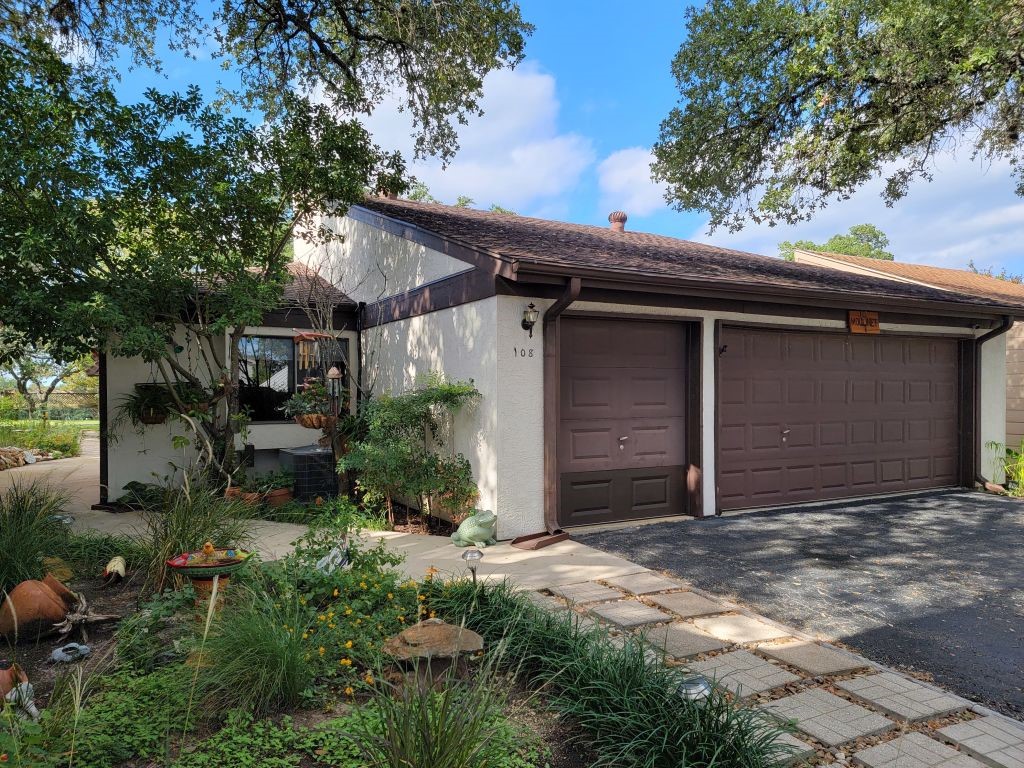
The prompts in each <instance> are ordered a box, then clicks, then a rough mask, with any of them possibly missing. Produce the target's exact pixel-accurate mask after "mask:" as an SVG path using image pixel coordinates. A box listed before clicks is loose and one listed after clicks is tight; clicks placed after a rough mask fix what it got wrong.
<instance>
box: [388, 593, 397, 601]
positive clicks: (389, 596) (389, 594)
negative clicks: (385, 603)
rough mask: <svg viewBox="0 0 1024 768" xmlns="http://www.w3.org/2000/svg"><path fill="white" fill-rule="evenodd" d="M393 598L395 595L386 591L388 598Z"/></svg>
mask: <svg viewBox="0 0 1024 768" xmlns="http://www.w3.org/2000/svg"><path fill="white" fill-rule="evenodd" d="M394 599H395V596H394V595H393V594H391V593H390V592H388V600H394Z"/></svg>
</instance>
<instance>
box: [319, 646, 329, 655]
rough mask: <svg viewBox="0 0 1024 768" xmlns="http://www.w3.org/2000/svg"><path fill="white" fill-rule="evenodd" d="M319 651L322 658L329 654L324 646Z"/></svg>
mask: <svg viewBox="0 0 1024 768" xmlns="http://www.w3.org/2000/svg"><path fill="white" fill-rule="evenodd" d="M317 651H319V652H320V655H321V656H323V655H324V654H325V653H327V649H326V648H324V647H323V646H322V645H321V646H320V647H319V648H317Z"/></svg>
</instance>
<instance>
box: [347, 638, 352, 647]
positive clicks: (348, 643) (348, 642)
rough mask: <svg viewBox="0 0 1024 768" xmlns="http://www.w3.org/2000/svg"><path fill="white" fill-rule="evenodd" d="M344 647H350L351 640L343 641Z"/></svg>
mask: <svg viewBox="0 0 1024 768" xmlns="http://www.w3.org/2000/svg"><path fill="white" fill-rule="evenodd" d="M345 647H346V648H351V647H352V641H351V640H348V641H346V642H345Z"/></svg>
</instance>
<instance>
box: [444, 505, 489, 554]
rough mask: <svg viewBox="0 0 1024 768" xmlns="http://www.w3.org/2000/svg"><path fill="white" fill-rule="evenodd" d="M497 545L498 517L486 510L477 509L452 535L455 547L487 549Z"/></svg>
mask: <svg viewBox="0 0 1024 768" xmlns="http://www.w3.org/2000/svg"><path fill="white" fill-rule="evenodd" d="M497 543H498V516H497V515H496V514H494V513H493V512H490V511H488V510H486V509H478V510H477V511H476V512H474V513H473V514H472V515H470V516H469V517H467V518H466V519H465V520H463V521H462V522H461V523H459V528H458V530H457V531H455V533H453V534H452V544H454V545H455V546H456V547H468V546H477V547H489V546H491V544H497Z"/></svg>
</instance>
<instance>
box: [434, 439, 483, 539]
mask: <svg viewBox="0 0 1024 768" xmlns="http://www.w3.org/2000/svg"><path fill="white" fill-rule="evenodd" d="M433 475H434V487H435V492H434V503H435V505H436V507H437V509H438V511H439V512H441V513H442V516H444V517H447V518H448V519H449V520H450V521H451V522H452V523H454V524H455V525H458V524H459V523H461V522H462V521H463V520H465V519H466V518H467V517H469V516H470V515H471V514H473V507H474V506H475V505H476V502H477V500H478V499H479V498H480V489H479V488H477V484H476V482H475V481H474V480H473V468H472V467H471V466H470V463H469V459H467V458H466V457H465V456H463V455H462V454H461V453H460V454H457V455H455V456H450V457H445V456H439V457H437V461H436V462H435V466H434V468H433Z"/></svg>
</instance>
